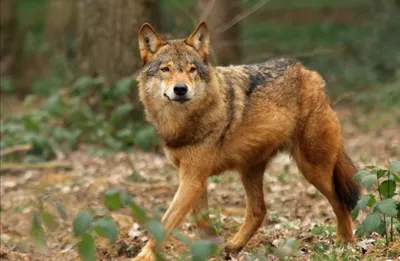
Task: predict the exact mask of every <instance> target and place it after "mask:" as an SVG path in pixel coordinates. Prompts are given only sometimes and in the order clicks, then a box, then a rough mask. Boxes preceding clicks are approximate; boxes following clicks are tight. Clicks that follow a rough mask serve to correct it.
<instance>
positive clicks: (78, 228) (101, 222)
mask: <svg viewBox="0 0 400 261" xmlns="http://www.w3.org/2000/svg"><path fill="white" fill-rule="evenodd" d="M45 200H46V201H49V202H53V203H54V208H56V209H57V211H58V213H59V216H60V217H61V218H63V219H67V214H66V210H65V208H64V206H63V205H62V203H61V202H60V201H58V200H55V199H54V198H53V197H51V196H50V195H49V194H43V195H41V196H40V197H39V200H38V202H39V203H38V204H36V208H37V211H35V212H34V214H33V217H32V223H31V224H32V226H31V232H30V239H31V241H32V242H33V244H34V246H35V249H36V251H38V252H40V253H44V254H46V253H49V249H48V247H47V242H46V233H47V232H48V231H54V230H56V229H57V227H58V220H57V218H56V216H55V215H53V214H52V213H51V211H48V210H47V208H45V207H44V201H45ZM104 205H105V206H106V208H107V209H104V208H88V209H84V210H82V211H81V212H79V213H78V214H77V215H76V216H75V218H74V220H73V221H72V230H73V236H74V237H75V238H77V239H78V243H77V250H78V253H79V255H80V257H81V259H82V260H84V261H94V260H96V240H97V239H98V238H99V237H103V238H107V239H108V240H109V241H110V242H112V243H113V242H115V241H116V240H117V239H118V236H119V230H118V227H117V224H116V223H115V221H114V220H113V219H112V217H111V215H110V211H117V210H119V209H121V208H130V210H131V213H132V215H133V216H134V218H135V220H136V221H137V222H139V223H140V224H142V226H143V227H144V228H146V230H147V231H148V232H149V233H150V234H151V236H152V237H153V238H154V239H155V240H156V241H157V242H158V243H160V242H161V241H163V240H164V238H165V234H166V232H165V228H164V227H163V225H162V224H161V222H160V221H159V220H158V219H156V218H150V217H149V216H148V215H147V213H146V212H145V211H144V210H143V208H142V207H141V206H139V205H138V204H137V203H135V201H134V200H133V198H132V197H131V196H130V195H129V194H128V193H127V192H126V191H124V190H122V189H109V190H108V191H106V193H105V195H104ZM42 223H44V225H45V226H43V225H42ZM172 234H173V236H174V237H176V238H177V239H178V240H180V241H182V242H183V243H185V244H186V245H187V246H188V248H189V251H190V254H191V256H192V259H191V260H193V261H206V260H207V259H208V258H209V257H210V256H212V255H214V254H216V253H217V251H218V247H217V245H216V244H215V242H213V241H211V240H198V241H192V240H190V239H188V238H187V237H185V236H184V235H182V234H180V233H179V232H178V231H176V230H174V231H172ZM155 254H156V256H157V260H164V257H163V253H162V248H161V247H159V246H156V247H155Z"/></svg>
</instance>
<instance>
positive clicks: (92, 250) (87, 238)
mask: <svg viewBox="0 0 400 261" xmlns="http://www.w3.org/2000/svg"><path fill="white" fill-rule="evenodd" d="M94 243H95V241H94V238H93V236H92V235H90V234H85V235H84V236H83V238H82V240H81V241H80V242H79V244H78V252H79V256H80V257H81V259H82V260H83V261H95V260H96V246H95V244H94Z"/></svg>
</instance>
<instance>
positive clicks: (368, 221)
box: [351, 161, 400, 245]
mask: <svg viewBox="0 0 400 261" xmlns="http://www.w3.org/2000/svg"><path fill="white" fill-rule="evenodd" d="M354 179H355V180H357V181H360V182H361V184H363V185H364V186H365V187H366V188H367V190H368V191H369V192H370V193H369V194H367V195H365V196H364V197H363V198H361V199H360V200H359V201H358V202H357V205H356V207H355V208H354V209H353V211H352V213H351V214H352V218H353V219H354V220H355V219H356V218H357V216H358V214H359V211H360V210H364V209H367V208H369V209H371V213H369V214H368V216H367V217H366V218H365V219H364V220H363V221H362V223H361V224H360V226H359V227H358V229H357V231H356V236H363V235H368V234H370V233H372V232H377V233H379V234H381V235H384V236H385V239H386V245H389V243H390V242H393V241H394V233H395V230H394V227H393V225H394V224H395V223H397V224H399V221H400V202H399V201H398V200H396V199H394V197H395V196H396V195H398V193H396V190H397V184H398V183H400V161H393V162H391V163H390V164H389V168H388V169H382V168H378V167H376V166H369V167H368V168H367V170H362V171H359V172H358V173H356V175H355V176H354ZM397 230H398V231H397V233H400V231H399V226H397Z"/></svg>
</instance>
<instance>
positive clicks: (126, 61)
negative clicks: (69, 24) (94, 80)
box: [77, 0, 157, 85]
mask: <svg viewBox="0 0 400 261" xmlns="http://www.w3.org/2000/svg"><path fill="white" fill-rule="evenodd" d="M77 1H78V3H77V9H78V11H77V22H78V27H77V61H78V70H79V73H80V74H89V75H93V76H95V75H96V76H102V77H103V78H104V80H105V83H106V84H107V85H111V84H113V83H115V82H116V81H117V80H118V79H120V78H122V77H124V76H128V75H132V74H133V73H135V72H136V71H137V70H138V69H139V68H140V65H141V61H140V58H139V50H138V46H137V33H138V31H139V28H140V26H141V24H142V23H144V22H149V19H148V18H149V17H150V13H151V11H152V9H153V8H154V5H156V4H157V0H113V1H110V0H95V1H94V0H77Z"/></svg>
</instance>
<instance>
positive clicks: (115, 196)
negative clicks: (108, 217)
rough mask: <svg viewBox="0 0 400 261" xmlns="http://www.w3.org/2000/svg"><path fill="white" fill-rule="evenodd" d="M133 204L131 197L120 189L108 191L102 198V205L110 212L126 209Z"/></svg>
mask: <svg viewBox="0 0 400 261" xmlns="http://www.w3.org/2000/svg"><path fill="white" fill-rule="evenodd" d="M132 203H133V199H132V197H131V196H130V195H129V194H128V193H127V192H126V191H124V190H122V189H109V190H107V192H106V193H105V196H104V204H105V205H106V206H107V208H108V209H110V210H117V209H120V208H121V207H127V206H129V205H131V204H132Z"/></svg>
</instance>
